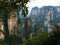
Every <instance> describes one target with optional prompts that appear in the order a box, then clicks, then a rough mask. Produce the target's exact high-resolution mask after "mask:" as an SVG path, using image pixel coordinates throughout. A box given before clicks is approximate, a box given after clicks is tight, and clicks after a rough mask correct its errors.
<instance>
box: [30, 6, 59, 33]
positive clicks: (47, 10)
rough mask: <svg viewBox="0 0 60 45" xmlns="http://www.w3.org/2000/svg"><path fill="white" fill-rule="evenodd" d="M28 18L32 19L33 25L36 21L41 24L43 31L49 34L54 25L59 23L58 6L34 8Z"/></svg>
mask: <svg viewBox="0 0 60 45" xmlns="http://www.w3.org/2000/svg"><path fill="white" fill-rule="evenodd" d="M29 17H30V18H31V19H32V22H33V24H36V23H37V22H38V21H40V22H42V24H43V28H44V29H45V30H44V31H47V32H48V33H49V32H51V31H52V29H53V28H54V25H55V23H56V22H59V21H60V6H43V7H41V8H38V7H34V8H32V10H31V13H30V16H29Z"/></svg>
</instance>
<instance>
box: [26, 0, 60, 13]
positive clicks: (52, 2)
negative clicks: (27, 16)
mask: <svg viewBox="0 0 60 45" xmlns="http://www.w3.org/2000/svg"><path fill="white" fill-rule="evenodd" d="M35 6H37V7H39V8H40V7H42V6H60V0H30V2H28V4H27V7H28V10H29V12H30V11H31V9H32V8H33V7H35Z"/></svg>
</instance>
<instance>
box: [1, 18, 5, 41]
mask: <svg viewBox="0 0 60 45" xmlns="http://www.w3.org/2000/svg"><path fill="white" fill-rule="evenodd" d="M3 23H4V22H3V21H2V19H0V40H4V37H5V35H4V34H3V33H4V25H3Z"/></svg>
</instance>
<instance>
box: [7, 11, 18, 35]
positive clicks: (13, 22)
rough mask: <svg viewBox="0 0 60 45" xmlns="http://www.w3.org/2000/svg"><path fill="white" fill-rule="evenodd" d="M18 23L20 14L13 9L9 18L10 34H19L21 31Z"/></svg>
mask: <svg viewBox="0 0 60 45" xmlns="http://www.w3.org/2000/svg"><path fill="white" fill-rule="evenodd" d="M18 28H19V25H18V14H17V12H16V11H12V12H11V13H10V15H9V19H8V29H9V34H10V35H18V33H19V29H18Z"/></svg>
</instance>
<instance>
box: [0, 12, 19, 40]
mask: <svg viewBox="0 0 60 45" xmlns="http://www.w3.org/2000/svg"><path fill="white" fill-rule="evenodd" d="M6 28H7V27H6ZM19 29H20V27H19V23H18V14H17V12H16V11H11V12H10V14H9V15H8V30H9V35H16V36H19V34H20V30H19ZM0 30H1V31H2V32H4V22H3V20H2V18H1V19H0ZM1 31H0V39H2V40H3V39H4V36H5V35H4V34H3V33H2V32H1Z"/></svg>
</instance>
